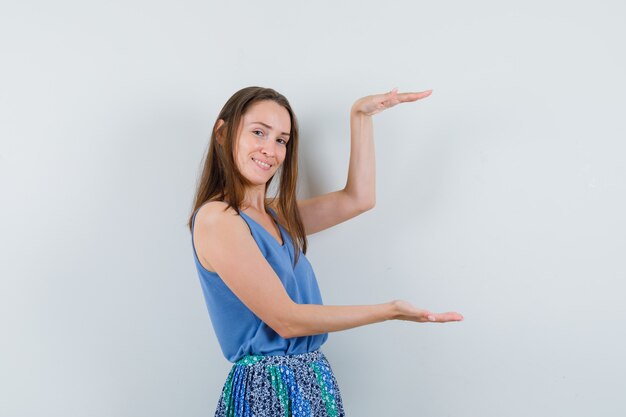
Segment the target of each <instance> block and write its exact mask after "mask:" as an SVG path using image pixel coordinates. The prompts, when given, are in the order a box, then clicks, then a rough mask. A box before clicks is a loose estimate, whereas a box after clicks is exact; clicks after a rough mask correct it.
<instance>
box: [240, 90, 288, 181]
mask: <svg viewBox="0 0 626 417" xmlns="http://www.w3.org/2000/svg"><path fill="white" fill-rule="evenodd" d="M239 129H240V130H239V137H238V138H237V144H236V155H235V161H236V163H237V168H239V171H240V172H241V174H242V175H243V176H245V177H246V178H247V179H248V180H249V181H251V182H252V183H253V184H256V185H262V184H265V183H267V181H268V180H269V179H270V178H272V176H273V175H274V174H275V173H276V171H277V170H278V168H279V167H280V165H281V164H282V163H283V161H284V160H285V155H286V153H287V142H288V141H289V139H290V138H289V132H290V131H291V118H290V117H289V112H288V111H287V109H285V108H284V107H283V106H281V105H280V104H278V103H276V102H274V101H271V100H263V101H258V102H256V103H254V104H252V105H251V106H250V107H249V108H248V110H247V111H246V113H245V114H244V115H243V117H242V119H241V124H240V128H239Z"/></svg>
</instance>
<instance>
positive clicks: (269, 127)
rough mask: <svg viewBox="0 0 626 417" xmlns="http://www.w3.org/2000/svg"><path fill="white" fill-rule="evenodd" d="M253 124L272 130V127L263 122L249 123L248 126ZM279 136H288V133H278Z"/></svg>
mask: <svg viewBox="0 0 626 417" xmlns="http://www.w3.org/2000/svg"><path fill="white" fill-rule="evenodd" d="M254 123H258V124H260V125H263V126H265V127H266V128H268V129H272V126H270V125H268V124H267V123H263V122H251V123H250V124H254ZM280 134H281V135H287V136H289V133H287V132H280Z"/></svg>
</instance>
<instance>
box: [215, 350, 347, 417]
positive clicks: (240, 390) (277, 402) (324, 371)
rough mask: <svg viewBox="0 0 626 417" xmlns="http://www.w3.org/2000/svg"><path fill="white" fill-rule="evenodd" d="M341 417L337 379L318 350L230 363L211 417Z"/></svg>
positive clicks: (341, 410)
mask: <svg viewBox="0 0 626 417" xmlns="http://www.w3.org/2000/svg"><path fill="white" fill-rule="evenodd" d="M292 416H293V417H343V416H345V412H344V410H343V403H342V400H341V393H340V392H339V386H338V384H337V380H336V379H335V376H334V375H333V372H332V369H331V367H330V364H329V363H328V361H327V360H326V356H324V354H323V353H322V352H321V350H319V349H318V350H315V351H313V352H308V353H300V354H294V355H283V356H278V355H277V356H273V355H272V356H244V357H243V358H241V359H240V360H238V361H237V362H235V363H234V364H233V367H232V369H231V370H230V372H229V374H228V378H227V379H226V383H225V384H224V388H223V389H222V394H221V395H220V399H219V401H218V404H217V410H216V411H215V417H292Z"/></svg>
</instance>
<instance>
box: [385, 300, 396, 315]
mask: <svg viewBox="0 0 626 417" xmlns="http://www.w3.org/2000/svg"><path fill="white" fill-rule="evenodd" d="M385 307H386V309H387V315H386V320H396V319H397V318H398V309H397V308H396V304H395V300H394V301H389V302H388V303H386V304H385Z"/></svg>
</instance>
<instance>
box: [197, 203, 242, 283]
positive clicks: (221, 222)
mask: <svg viewBox="0 0 626 417" xmlns="http://www.w3.org/2000/svg"><path fill="white" fill-rule="evenodd" d="M246 232H247V226H246V225H245V223H244V221H243V219H240V218H239V216H238V214H237V212H236V211H235V209H233V208H232V207H228V204H227V203H225V202H223V201H210V202H208V203H205V204H204V205H202V206H201V207H200V208H199V209H198V212H197V213H196V217H195V221H194V229H193V241H194V246H195V247H196V254H197V255H198V259H199V260H200V263H201V264H202V266H204V267H205V268H206V269H207V270H209V271H212V272H215V269H214V268H213V267H212V265H211V262H210V261H209V259H210V258H211V257H212V256H211V252H212V248H213V247H214V245H215V243H217V242H219V241H220V239H223V237H224V235H226V234H229V235H232V234H238V235H241V234H245V233H246Z"/></svg>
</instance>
